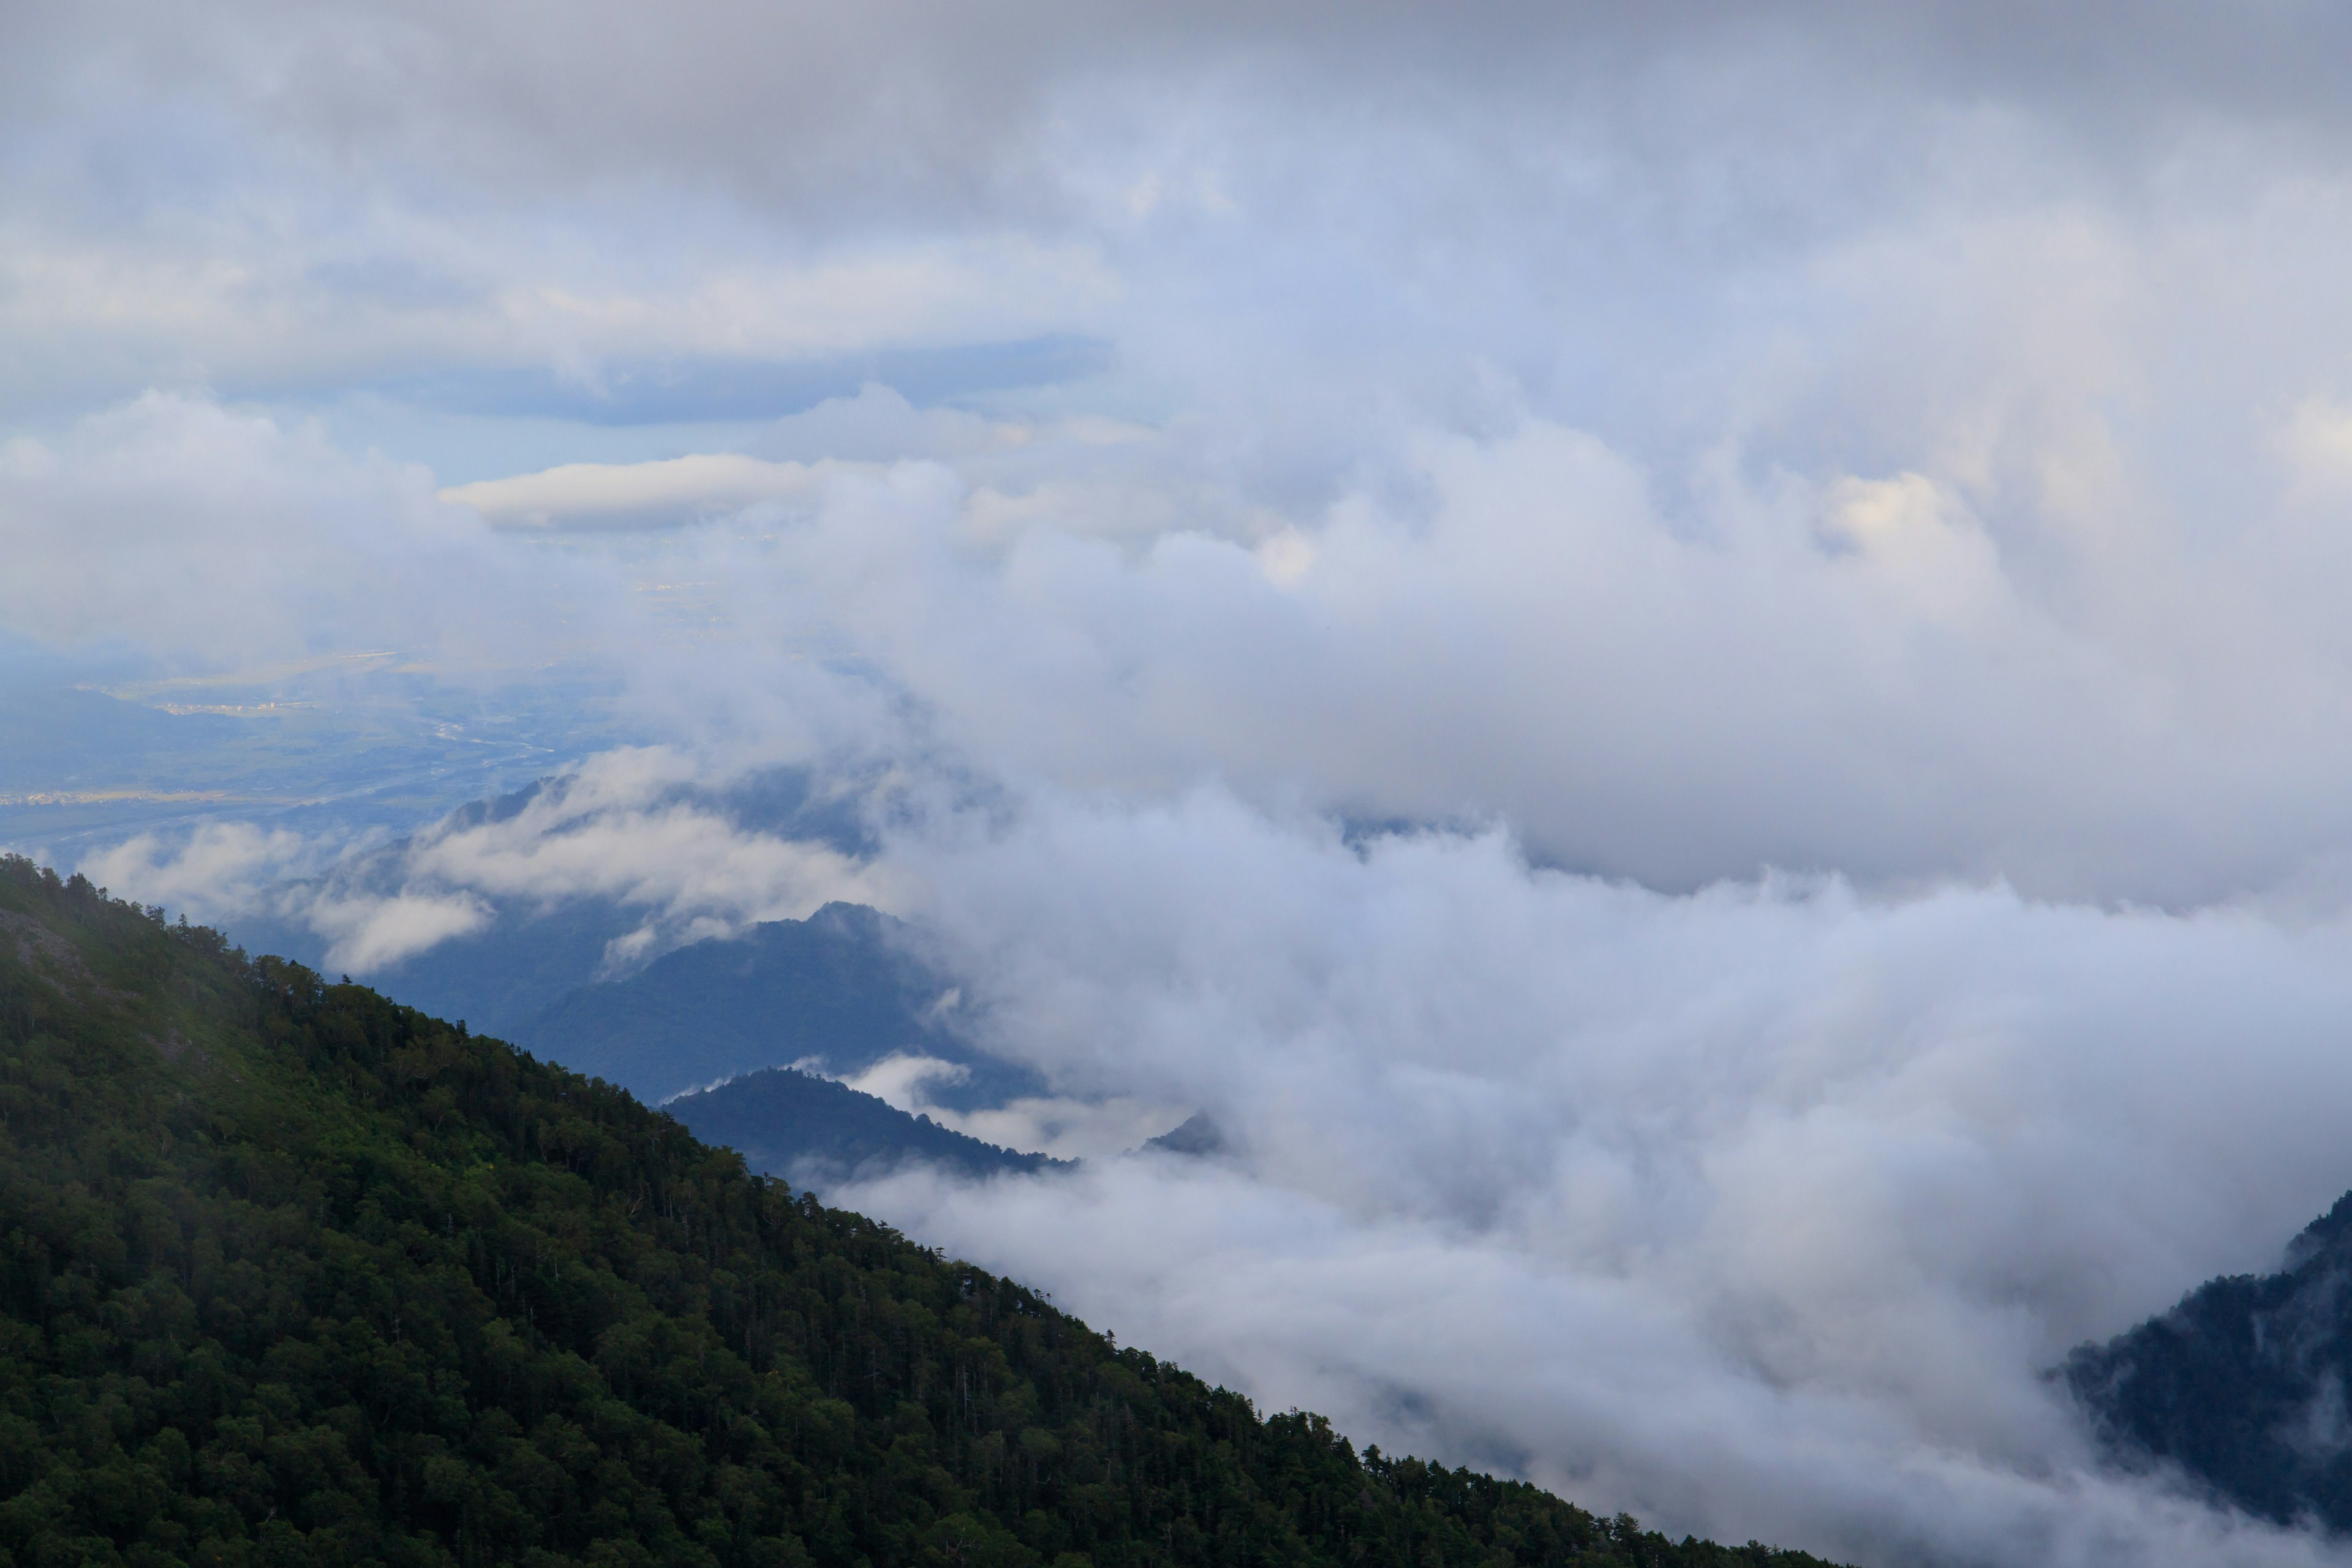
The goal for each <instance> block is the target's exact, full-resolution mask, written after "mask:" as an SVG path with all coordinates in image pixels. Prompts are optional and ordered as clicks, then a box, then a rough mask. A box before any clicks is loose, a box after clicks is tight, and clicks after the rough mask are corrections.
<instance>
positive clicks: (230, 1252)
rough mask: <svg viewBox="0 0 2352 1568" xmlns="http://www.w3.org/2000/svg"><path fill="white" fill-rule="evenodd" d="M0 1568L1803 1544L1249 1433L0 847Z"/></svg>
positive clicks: (1436, 1552) (291, 976) (1716, 1558)
mask: <svg viewBox="0 0 2352 1568" xmlns="http://www.w3.org/2000/svg"><path fill="white" fill-rule="evenodd" d="M0 1352H5V1353H0V1568H5V1565H7V1564H18V1563H21V1564H33V1563H40V1564H52V1563H131V1564H139V1565H142V1568H144V1565H152V1564H164V1563H251V1564H257V1565H259V1564H268V1565H273V1568H275V1565H279V1564H287V1565H293V1564H322V1565H323V1564H338V1565H340V1564H360V1563H385V1564H420V1565H421V1564H436V1565H456V1564H477V1563H482V1564H487V1563H516V1564H524V1565H528V1568H557V1565H559V1564H564V1563H581V1564H652V1563H662V1564H673V1563H674V1564H697V1565H713V1568H716V1565H720V1564H725V1565H737V1564H740V1565H746V1568H748V1565H753V1564H758V1565H762V1568H901V1565H916V1564H919V1565H922V1568H1161V1565H1167V1568H1176V1565H1180V1564H1181V1565H1192V1564H1200V1565H1204V1568H1205V1565H1210V1564H1217V1565H1224V1564H1231V1565H1234V1568H1241V1565H1244V1564H1259V1563H1263V1564H1297V1565H1301V1568H1305V1565H1309V1564H1330V1565H1332V1568H1340V1565H1350V1568H1352V1565H1356V1564H1365V1565H1378V1568H1389V1565H1393V1568H1511V1565H1515V1564H1516V1565H1524V1568H1537V1565H1550V1564H1566V1563H1582V1564H1590V1565H1595V1568H1598V1565H1601V1564H1609V1563H1648V1564H1675V1565H1682V1564H1694V1565H1696V1564H1728V1563H1780V1564H1790V1565H1793V1564H1800V1563H1808V1562H1810V1561H1811V1559H1808V1558H1804V1557H1801V1556H1800V1555H1797V1554H1793V1553H1779V1552H1770V1551H1769V1550H1767V1549H1765V1548H1761V1547H1755V1546H1749V1547H1746V1548H1738V1549H1721V1548H1717V1547H1713V1546H1708V1545H1705V1544H1701V1543H1696V1542H1684V1543H1682V1544H1675V1543H1670V1542H1667V1541H1665V1540H1664V1539H1663V1538H1662V1537H1660V1536H1657V1535H1654V1534H1645V1533H1643V1532H1642V1531H1639V1530H1638V1529H1637V1528H1636V1527H1635V1526H1634V1525H1633V1522H1632V1521H1630V1520H1626V1519H1623V1518H1619V1519H1617V1520H1614V1521H1604V1520H1597V1519H1595V1518H1593V1517H1592V1516H1591V1515H1590V1514H1587V1513H1585V1512H1583V1511H1581V1510H1578V1509H1576V1508H1574V1507H1571V1506H1570V1505H1569V1504H1567V1503H1565V1502H1562V1501H1560V1500H1558V1499H1555V1498H1553V1497H1550V1496H1549V1495H1547V1494H1546V1493H1543V1492H1541V1491H1538V1490H1537V1489H1533V1488H1531V1487H1528V1486H1524V1485H1520V1484H1517V1483H1514V1482H1508V1481H1499V1480H1496V1479H1490V1478H1488V1477H1485V1476H1480V1475H1474V1474H1472V1473H1470V1472H1467V1471H1463V1470H1449V1469H1446V1468H1443V1467H1439V1466H1433V1465H1425V1464H1423V1463H1421V1462H1419V1461H1416V1460H1412V1459H1403V1460H1394V1459H1390V1458H1385V1457H1383V1456H1381V1455H1380V1454H1379V1453H1377V1452H1376V1451H1373V1450H1369V1449H1368V1450H1365V1451H1364V1452H1362V1453H1360V1454H1359V1453H1358V1452H1356V1451H1355V1450H1354V1449H1353V1448H1351V1447H1350V1446H1349V1444H1348V1442H1347V1441H1346V1440H1345V1439H1344V1438H1342V1437H1341V1436H1339V1435H1338V1434H1337V1433H1335V1432H1333V1431H1332V1430H1331V1429H1330V1428H1329V1426H1328V1425H1327V1424H1326V1423H1325V1422H1323V1421H1322V1420H1321V1419H1320V1418H1318V1417H1316V1416H1313V1415H1301V1414H1295V1413H1294V1414H1288V1415H1276V1416H1272V1417H1267V1418H1261V1417H1260V1416H1259V1415H1257V1414H1256V1413H1255V1411H1253V1410H1252V1409H1251V1407H1250V1406H1249V1405H1248V1404H1247V1403H1246V1402H1245V1401H1244V1400H1243V1399H1242V1398H1240V1397H1239V1396H1237V1395H1235V1394H1230V1393H1227V1392H1225V1391H1223V1390H1221V1389H1215V1388H1211V1387H1209V1386H1208V1385H1206V1384H1202V1383H1201V1382H1200V1381H1199V1380H1197V1379H1195V1378H1192V1377H1191V1376H1188V1375H1187V1374H1185V1373H1182V1372H1181V1371H1179V1370H1177V1369H1176V1368H1174V1367H1172V1366H1169V1365H1167V1364H1165V1363H1160V1362H1156V1361H1154V1360H1153V1359H1152V1358H1151V1357H1150V1356H1148V1355H1146V1354H1144V1353H1142V1352H1139V1351H1135V1350H1118V1349H1115V1348H1114V1347H1113V1346H1112V1345H1111V1344H1110V1343H1109V1342H1108V1341H1107V1340H1105V1339H1103V1338H1102V1337H1100V1336H1098V1335H1097V1334H1094V1333H1091V1332H1089V1331H1087V1329H1086V1328H1085V1326H1084V1325H1083V1324H1080V1323H1078V1322H1076V1321H1074V1320H1072V1319H1070V1318H1067V1317H1066V1316H1064V1315H1062V1314H1061V1313H1059V1312H1056V1311H1055V1310H1053V1309H1052V1308H1051V1307H1049V1306H1048V1305H1046V1304H1045V1302H1044V1301H1043V1300H1040V1299H1039V1298H1038V1297H1037V1296H1036V1295H1035V1294H1034V1293H1032V1292H1030V1291H1028V1290H1025V1289H1022V1288H1021V1287H1019V1286H1017V1285H1014V1284H1013V1283H1011V1282H1010V1281H1007V1280H1003V1279H995V1278H992V1276H990V1275H988V1274H986V1273H983V1272H982V1271H981V1270H979V1269H977V1268H971V1267H970V1266H968V1265H965V1264H961V1263H956V1262H952V1261H950V1260H947V1259H944V1258H940V1257H938V1256H937V1255H935V1254H933V1253H931V1252H929V1251H928V1250H926V1249H925V1248H923V1247H919V1246H917V1245H915V1244H913V1243H912V1242H909V1241H908V1240H907V1239H905V1238H904V1237H900V1236H898V1235H897V1234H895V1233H894V1232H892V1231H890V1230H889V1229H887V1228H886V1227H884V1226H878V1225H876V1224H874V1223H873V1222H871V1221H868V1220H866V1219H862V1218H860V1217H859V1216H857V1215H853V1214H846V1213H842V1212H839V1211H835V1210H828V1209H825V1208H823V1207H821V1206H819V1205H816V1204H815V1203H814V1202H812V1201H810V1200H808V1199H806V1198H802V1197H795V1196H794V1195H793V1194H792V1193H791V1192H790V1191H789V1190H788V1189H787V1188H786V1187H785V1186H783V1185H782V1184H780V1183H777V1182H773V1181H769V1180H765V1179H761V1178H758V1177H755V1176H752V1175H750V1174H748V1173H746V1172H745V1170H744V1167H743V1163H742V1162H741V1160H740V1158H739V1157H738V1156H736V1155H735V1154H733V1153H731V1152H727V1151H724V1150H719V1149H713V1148H710V1147H708V1146H706V1145H704V1144H702V1143H700V1142H697V1141H696V1140H695V1139H694V1138H693V1137H692V1136H691V1135H690V1134H689V1133H688V1131H686V1129H684V1128H683V1127H681V1126H679V1125H678V1124H677V1122H676V1121H673V1120H671V1119H670V1118H668V1117H667V1116H664V1115H661V1114H658V1113H656V1112H654V1111H650V1110H646V1108H644V1107H643V1106H641V1105H639V1104H637V1103H636V1102H635V1100H631V1099H630V1098H628V1097H627V1096H626V1095H625V1094H624V1093H622V1092H620V1091H619V1090H617V1089H614V1088H612V1087H610V1086H609V1085H606V1084H603V1083H600V1082H595V1081H592V1080H589V1079H582V1078H579V1077H577V1076H574V1075H572V1074H570V1073H566V1072H562V1071H560V1070H557V1069H555V1068H551V1067H548V1066H546V1065H544V1064H542V1063H540V1062H538V1061H535V1060H533V1059H532V1058H530V1057H528V1056H525V1055H522V1054H520V1053H518V1052H516V1051H514V1050H512V1049H511V1048H509V1047H506V1046H504V1045H501V1044H499V1043H497V1042H495V1041H491V1040H487V1039H484V1038H481V1037H468V1036H467V1035H466V1034H464V1033H462V1032H460V1031H459V1030H458V1029H457V1028H455V1027H452V1026H447V1025H444V1024H442V1023H439V1022H437V1021H436V1020H434V1019H432V1018H429V1017H426V1016H424V1015H422V1014H420V1013H417V1012H415V1011H413V1010H411V1009H408V1008H404V1007H401V1006H398V1005H394V1004H393V1003H391V1002H389V1001H387V1000H385V999H384V998H383V997H382V996H379V995H377V994H374V993H373V992H372V991H369V990H367V989H365V988H362V987H359V986H353V985H348V984H345V985H330V984H324V983H322V981H321V980H320V977H319V976H317V975H315V974H312V973H310V972H308V971H306V970H303V969H300V968H298V967H296V966H293V965H290V964H287V963H280V962H278V961H274V960H269V959H262V960H258V961H253V962H248V961H247V960H246V959H245V957H244V956H243V955H242V954H240V953H236V952H228V951H225V950H224V944H223V942H222V941H221V939H220V938H219V937H218V936H216V935H215V933H213V932H211V931H205V930H204V929H202V928H192V927H187V926H167V925H165V924H164V923H163V919H162V912H161V911H160V910H157V911H152V913H147V912H142V911H140V910H135V909H133V908H131V906H129V905H125V904H121V903H119V902H114V901H110V900H107V899H105V898H104V897H103V896H102V895H101V893H100V891H99V890H98V889H92V888H90V887H89V886H88V885H87V884H86V883H83V882H81V881H80V880H79V879H75V880H74V881H72V882H66V883H61V882H59V881H58V879H56V878H55V877H54V876H53V875H51V874H48V873H46V872H41V871H37V869H36V868H34V867H33V866H31V865H30V864H29V863H27V862H26V861H23V860H19V859H13V858H11V859H5V860H0Z"/></svg>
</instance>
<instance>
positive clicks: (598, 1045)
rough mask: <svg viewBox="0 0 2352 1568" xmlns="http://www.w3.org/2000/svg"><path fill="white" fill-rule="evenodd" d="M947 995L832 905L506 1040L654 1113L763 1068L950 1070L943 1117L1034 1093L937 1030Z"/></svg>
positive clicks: (671, 955)
mask: <svg viewBox="0 0 2352 1568" xmlns="http://www.w3.org/2000/svg"><path fill="white" fill-rule="evenodd" d="M948 989H949V987H948V985H947V984H946V982H945V981H943V980H942V979H941V978H940V976H939V975H937V974H936V973H933V972H932V971H931V970H930V969H929V967H928V966H927V965H925V964H924V963H922V961H921V960H920V959H919V957H917V956H916V953H915V946H914V942H913V940H912V934H911V933H910V932H909V931H908V930H907V928H906V927H905V926H904V925H902V924H901V923H900V922H899V921H896V920H894V919H892V918H891V917H890V916H888V915H886V914H883V913H882V912H881V911H880V910H871V909H867V908H866V907H865V906H863V905H860V904H843V903H833V904H827V905H825V906H824V908H823V909H821V910H817V911H816V912H815V913H814V914H812V915H810V916H809V917H808V918H807V919H806V920H800V921H765V922H763V923H761V924H759V925H755V926H752V927H751V928H749V929H748V930H746V931H742V932H741V933H740V934H739V935H737V936H733V937H726V938H719V939H714V940H712V941H709V942H696V943H694V944H692V945H691V946H688V947H681V948H678V949H677V950H676V951H674V952H667V953H665V954H663V955H662V956H661V957H660V958H657V959H656V960H655V961H654V962H653V963H649V964H647V965H646V967H645V968H643V969H641V970H639V971H638V972H637V973H635V974H631V975H629V976H627V977H625V978H624V979H620V980H611V981H600V982H597V983H596V984H591V985H583V986H582V987H580V988H579V989H577V990H574V991H572V992H569V993H567V994H564V995H562V996H561V997H559V998H558V999H557V1000H556V1001H555V1002H554V1003H552V1004H551V1005H549V1006H548V1007H546V1008H544V1009H543V1010H542V1011H541V1012H540V1013H539V1015H538V1016H536V1017H533V1018H532V1019H531V1020H530V1022H529V1023H527V1024H525V1025H522V1026H520V1027H516V1028H512V1029H510V1030H509V1035H510V1037H512V1038H513V1040H514V1042H515V1043H516V1044H517V1045H520V1046H522V1047H526V1048H527V1049H530V1050H531V1051H534V1052H536V1053H538V1054H539V1055H541V1056H543V1057H547V1058H551V1060H555V1061H559V1062H562V1064H563V1065H564V1066H565V1067H568V1068H572V1069H573V1070H574V1071H576V1072H584V1073H591V1074H593V1075H594V1076H596V1077H598V1078H602V1079H608V1080H610V1081H611V1082H614V1083H617V1084H619V1085H620V1086H621V1087H623V1088H624V1089H628V1090H630V1091H631V1092H632V1093H634V1094H636V1095H639V1096H641V1097H642V1098H644V1099H646V1100H667V1099H668V1098H670V1097H671V1096H673V1095H677V1094H681V1093H684V1092H686V1091H688V1090H690V1089H696V1088H698V1087H700V1086H701V1085H704V1084H708V1083H711V1082H714V1081H717V1080H719V1079H729V1078H733V1077H736V1076H739V1075H740V1074H743V1073H747V1072H757V1071H760V1070H761V1069H762V1068H775V1067H790V1066H792V1065H793V1063H795V1062H808V1063H811V1064H812V1065H815V1066H819V1067H822V1068H824V1069H825V1070H826V1071H827V1072H830V1073H834V1074H836V1075H847V1074H853V1073H856V1072H859V1071H862V1070H864V1069H865V1068H868V1067H871V1066H873V1065H874V1064H875V1063H876V1062H878V1061H881V1060H882V1059H884V1058H887V1057H892V1056H919V1057H930V1058H938V1059H940V1060H943V1061H948V1062H950V1063H953V1064H955V1065H956V1067H957V1068H960V1069H961V1075H960V1079H959V1080H958V1081H956V1082H939V1083H936V1085H935V1091H936V1092H938V1093H940V1095H942V1097H943V1100H942V1103H950V1104H952V1103H958V1100H957V1096H958V1094H959V1092H961V1095H962V1096H963V1097H965V1098H966V1099H968V1100H977V1101H979V1102H982V1103H998V1102H1001V1101H1002V1100H1005V1099H1009V1098H1012V1097H1013V1096H1014V1095H1017V1094H1020V1093H1024V1092H1033V1091H1034V1089H1035V1088H1036V1082H1035V1079H1034V1075H1033V1074H1030V1073H1028V1072H1026V1071H1025V1070H1024V1069H1022V1068H1016V1067H1014V1066H1013V1065H1011V1064H1008V1063H1004V1062H1000V1061H997V1060H995V1059H994V1058H989V1057H986V1056H983V1055H982V1054H981V1053H979V1052H976V1051H974V1050H973V1049H972V1048H971V1047H969V1046H967V1045H966V1044H964V1043H963V1042H962V1041H961V1039H959V1038H958V1037H956V1036H955V1035H954V1034H953V1033H951V1032H950V1030H948V1029H947V1028H945V1027H943V1026H942V1025H941V1024H940V1021H939V1020H940V1013H941V1010H942V1002H943V999H944V998H945V997H946V994H947V992H948Z"/></svg>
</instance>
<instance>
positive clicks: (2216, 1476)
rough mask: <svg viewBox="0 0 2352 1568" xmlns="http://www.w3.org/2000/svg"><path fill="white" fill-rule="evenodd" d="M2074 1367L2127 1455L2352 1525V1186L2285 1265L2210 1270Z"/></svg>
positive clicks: (2255, 1500) (2118, 1449)
mask: <svg viewBox="0 0 2352 1568" xmlns="http://www.w3.org/2000/svg"><path fill="white" fill-rule="evenodd" d="M2061 1375H2062V1376H2063V1379H2064V1381H2065V1383H2066V1384H2067V1386H2068V1387H2069V1388H2070V1389H2071V1390H2072V1391H2073V1392H2074V1395H2075V1397H2076V1398H2077V1399H2079V1400H2080V1401H2081V1402H2082V1404H2083V1405H2084V1408H2085V1410H2087V1411H2088V1412H2089V1414H2090V1415H2091V1417H2092V1420H2093V1423H2094V1425H2095V1426H2096V1427H2097V1429H2098V1431H2099V1434H2100V1436H2101V1437H2102V1438H2103V1439H2104V1440H2105V1442H2106V1444H2107V1445H2108V1447H2109V1448H2110V1450H2111V1451H2112V1452H2113V1453H2114V1454H2115V1455H2116V1458H2118V1459H2120V1460H2121V1461H2123V1462H2124V1463H2126V1464H2127V1465H2132V1466H2146V1465H2151V1464H2170V1465H2174V1466H2177V1467H2179V1469H2180V1470H2181V1471H2182V1472H2183V1473H2185V1474H2186V1475H2188V1476H2189V1478H2191V1479H2194V1480H2197V1481H2200V1482H2201V1483H2203V1484H2204V1485H2206V1486H2208V1487H2210V1488H2211V1489H2212V1490H2213V1491H2214V1493H2215V1494H2216V1495H2218V1496H2219V1497H2221V1498H2223V1499H2226V1500H2228V1501H2230V1502H2232V1503H2235V1504H2236V1505H2237V1506H2238V1507H2240V1508H2242V1509H2243V1510H2246V1511H2247V1512H2249V1513H2252V1514H2255V1515H2258V1516H2260V1517H2262V1518H2264V1519H2268V1520H2273V1521H2276V1522H2278V1523H2281V1524H2292V1523H2294V1522H2295V1521H2297V1520H2299V1519H2303V1518H2305V1517H2311V1518H2315V1519H2316V1520H2317V1521H2319V1522H2320V1523H2322V1524H2324V1525H2325V1526H2326V1528H2327V1529H2329V1530H2331V1531H2352V1408H2347V1387H2352V1193H2347V1194H2345V1196H2344V1197H2342V1198H2340V1199H2338V1200H2337V1201H2336V1205H2335V1206H2334V1207H2332V1208H2330V1209H2329V1210H2328V1211H2327V1213H2326V1214H2325V1215H2321V1216H2320V1217H2319V1218H2318V1219H2316V1220H2315V1221H2313V1222H2312V1224H2311V1225H2310V1226H2308V1227H2307V1228H2306V1229H2305V1230H2304V1232H2303V1233H2302V1234H2301V1235H2300V1236H2298V1237H2295V1238H2294V1241H2293V1242H2292V1243H2291V1244H2290V1245H2289V1247H2288V1248H2287V1253H2286V1259H2285V1267H2284V1268H2282V1269H2281V1270H2280V1271H2279V1272H2277V1273H2274V1274H2266V1275H2250V1274H2248V1275H2235V1276H2231V1277H2229V1278H2225V1279H2214V1280H2211V1281H2209V1282H2208V1283H2206V1284H2204V1285H2202V1286H2200V1287H2199V1288H2198V1289H2195V1290H2192V1291H2190V1292H2189V1295H2187V1296H2186V1297H2184V1298H2182V1300H2181V1301H2180V1302H2179V1305H2177V1306H2175V1307H2174V1308H2173V1309H2172V1310H2170V1311H2168V1312H2166V1313H2165V1314H2164V1315H2163V1316H2161V1317H2158V1318H2153V1319H2150V1320H2149V1321H2147V1322H2145V1323H2142V1324H2141V1325H2139V1326H2138V1327H2137V1328H2136V1329H2133V1330H2131V1331H2128V1332H2126V1333H2124V1334H2120V1335H2118V1336H2116V1338H2115V1339H2113V1340H2110V1341H2108V1342H2106V1343H2105V1344H2102V1345H2084V1346H2082V1347H2081V1348H2079V1349H2077V1350H2076V1351H2074V1353H2073V1354H2071V1355H2070V1356H2068V1357H2067V1359H2066V1362H2065V1364H2064V1365H2063V1368H2062V1369H2061Z"/></svg>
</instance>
